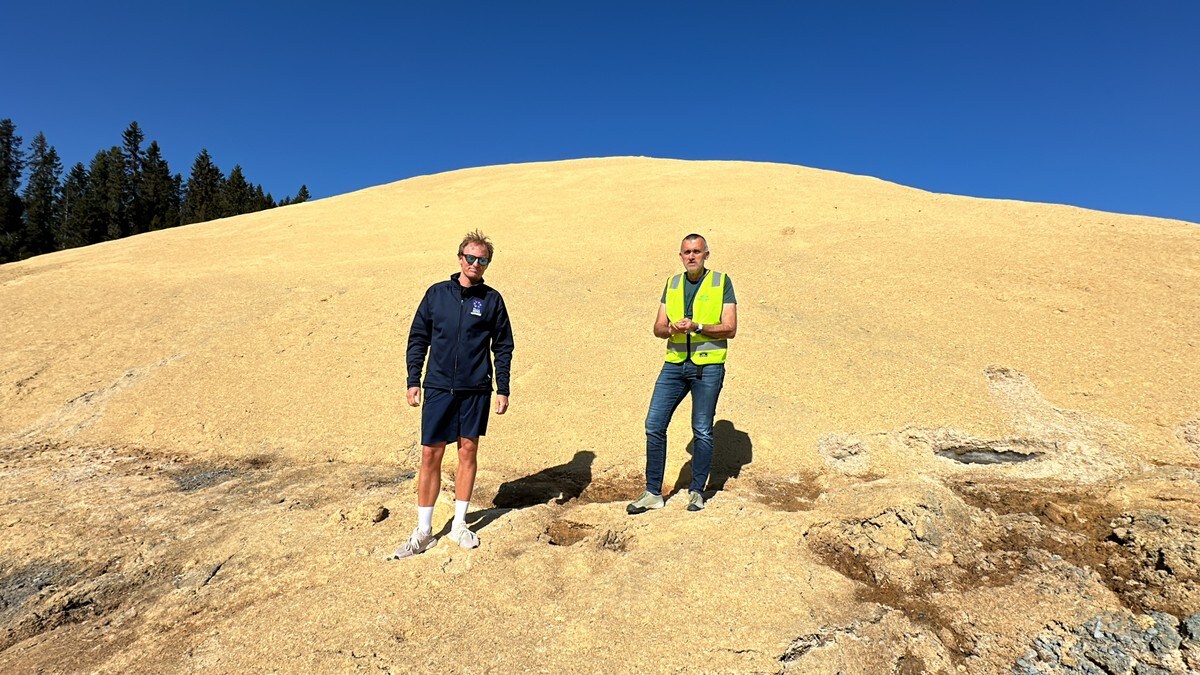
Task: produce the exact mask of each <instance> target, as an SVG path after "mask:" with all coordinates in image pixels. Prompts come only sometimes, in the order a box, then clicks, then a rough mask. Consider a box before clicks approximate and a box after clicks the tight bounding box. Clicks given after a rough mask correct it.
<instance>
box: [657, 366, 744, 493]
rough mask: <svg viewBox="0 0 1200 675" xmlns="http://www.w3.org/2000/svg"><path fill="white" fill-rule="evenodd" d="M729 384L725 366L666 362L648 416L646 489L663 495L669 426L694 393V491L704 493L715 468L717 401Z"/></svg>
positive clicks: (692, 488)
mask: <svg viewBox="0 0 1200 675" xmlns="http://www.w3.org/2000/svg"><path fill="white" fill-rule="evenodd" d="M724 383H725V364H723V363H716V364H712V365H707V366H697V365H696V364H694V363H692V362H691V361H684V362H683V363H664V364H663V369H662V372H660V373H659V374H658V381H657V382H655V383H654V395H653V396H651V397H650V412H649V413H648V414H647V415H646V489H647V490H648V491H650V492H651V493H653V494H656V495H658V494H662V486H663V474H664V473H665V472H666V470H667V425H668V424H670V423H671V415H674V414H675V409H676V408H678V407H679V404H680V402H682V401H683V397H684V396H687V395H688V392H689V391H690V392H691V393H692V440H693V446H692V484H691V487H690V489H691V490H692V491H693V492H701V491H703V490H704V484H705V483H706V482H707V481H708V471H709V469H710V468H711V467H712V454H713V433H712V430H713V418H714V417H716V414H717V398H718V397H719V396H720V395H721V387H722V386H723V385H724Z"/></svg>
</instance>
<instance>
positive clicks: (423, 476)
mask: <svg viewBox="0 0 1200 675" xmlns="http://www.w3.org/2000/svg"><path fill="white" fill-rule="evenodd" d="M445 452H446V444H445V443H438V444H436V445H422V446H421V470H420V472H419V473H418V474H417V506H433V505H434V504H435V503H436V502H437V496H438V490H440V489H441V487H442V455H443V454H444V453H445ZM459 454H460V456H461V454H462V451H461V450H459ZM474 479H475V472H474V462H472V471H471V480H472V484H474Z"/></svg>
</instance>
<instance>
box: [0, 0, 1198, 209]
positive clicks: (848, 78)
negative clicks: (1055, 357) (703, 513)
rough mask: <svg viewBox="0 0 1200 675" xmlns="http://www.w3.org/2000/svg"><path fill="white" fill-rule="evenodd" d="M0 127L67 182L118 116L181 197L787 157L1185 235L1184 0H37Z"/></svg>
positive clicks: (16, 34) (1189, 98)
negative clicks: (1181, 223) (137, 132)
mask: <svg viewBox="0 0 1200 675" xmlns="http://www.w3.org/2000/svg"><path fill="white" fill-rule="evenodd" d="M2 14H3V23H4V24H5V28H4V30H3V33H4V35H3V39H2V40H0V63H3V64H4V70H5V75H4V78H3V85H0V91H2V92H3V93H2V94H0V97H2V99H0V118H3V117H11V118H12V119H13V121H14V122H15V123H16V125H17V130H18V133H19V134H20V135H22V136H23V137H24V138H25V140H26V141H27V142H28V141H29V140H30V139H31V138H32V137H33V135H34V134H36V133H37V132H38V131H39V130H40V131H44V132H45V134H46V136H47V138H48V140H49V141H50V143H51V144H52V145H54V146H56V147H57V148H58V151H59V154H60V155H62V157H63V160H64V164H66V165H67V166H68V167H69V166H70V165H71V164H74V163H75V162H77V161H82V162H84V163H85V164H86V163H87V162H88V161H89V160H90V158H91V157H92V155H93V154H94V153H95V152H96V150H98V149H101V148H104V147H108V146H110V145H116V144H119V143H120V134H121V131H122V130H123V129H124V128H125V126H126V125H127V124H128V123H129V122H130V121H131V120H137V121H138V123H139V124H141V126H142V128H143V129H144V130H145V132H146V134H147V138H148V140H149V139H156V140H158V141H159V144H160V145H161V146H162V147H163V149H164V151H165V154H166V156H167V159H168V161H169V162H170V163H171V169H172V170H173V171H177V172H181V173H183V174H184V177H185V178H186V176H187V173H188V170H189V169H190V167H191V163H192V160H193V159H194V158H195V155H196V153H197V152H199V150H200V149H201V148H202V147H207V148H208V150H209V151H210V153H211V154H212V155H213V157H214V159H215V160H216V161H217V163H218V164H219V165H220V166H221V168H222V169H223V170H225V172H226V173H228V171H229V169H231V168H232V167H233V165H234V164H235V163H240V164H241V165H242V167H243V168H244V170H245V172H246V175H247V177H248V178H249V179H250V180H252V181H254V182H259V183H262V184H263V186H264V187H265V188H266V189H267V190H269V191H271V192H272V193H274V194H275V196H276V197H280V196H282V195H284V194H292V193H294V192H295V191H296V189H297V188H298V187H299V186H300V184H301V183H307V184H308V187H309V189H310V191H311V192H312V194H313V195H314V196H315V197H324V196H330V195H334V194H340V193H343V192H348V191H351V190H355V189H358V188H362V187H367V186H371V185H378V184H381V183H387V182H391V181H394V180H399V179H401V178H407V177H409V176H414V175H420V174H428V173H436V172H439V171H445V170H449V169H456V168H463V167H470V166H480V165H488V164H502V163H510V162H526V161H534V160H553V159H565V158H574V157H595V156H608V155H648V156H654V157H677V158H685V159H744V160H763V161H773V162H787V163H791V164H802V165H805V166H812V167H819V168H825V169H833V170H837V171H846V172H851V173H859V174H868V175H872V176H877V177H880V178H884V179H886V180H891V181H895V182H898V183H902V184H905V185H911V186H915V187H920V188H924V189H927V190H933V191H937V192H950V193H956V194H966V195H974V196H981V197H1003V198H1012V199H1022V200H1031V201H1047V202H1059V203H1067V204H1076V205H1080V206H1086V207H1090V208H1097V209H1103V210H1108V211H1117V212H1122V213H1136V214H1146V215H1157V216H1165V217H1173V218H1181V219H1184V220H1190V221H1192V222H1200V122H1198V120H1200V3H1197V2H1194V1H1188V2H1154V3H1133V2H1045V1H1038V2H1015V1H1008V2H997V3H990V5H989V6H984V4H983V3H976V2H961V1H958V2H895V1H892V0H889V1H880V2H854V3H849V2H847V3H841V2H822V3H801V2H661V3H660V2H645V1H642V2H615V1H606V2H597V3H580V2H569V1H561V0H556V1H544V2H496V1H488V2H427V3H407V2H387V3H382V2H381V3H372V2H345V3H332V2H322V3H306V2H292V3H278V4H276V3H270V2H237V3H233V2H203V3H171V2H153V3H151V2H128V3H121V2H117V3H96V2H53V1H49V2H40V3H35V2H32V0H25V2H21V3H19V4H18V3H15V2H14V3H6V5H5V9H4V10H3V11H2Z"/></svg>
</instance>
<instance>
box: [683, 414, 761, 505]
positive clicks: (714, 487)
mask: <svg viewBox="0 0 1200 675" xmlns="http://www.w3.org/2000/svg"><path fill="white" fill-rule="evenodd" d="M695 443H696V442H695V440H693V441H692V442H691V443H688V445H687V453H688V454H689V455H690V454H692V449H693V447H694V446H695ZM753 460H754V446H753V444H751V443H750V434H747V433H746V432H744V431H738V430H737V429H736V428H735V427H734V426H733V422H730V421H729V420H717V423H716V424H714V425H713V458H712V466H711V467H710V468H709V471H708V485H707V486H706V487H705V489H704V498H705V499H712V497H713V495H715V494H716V493H717V492H720V491H721V490H724V489H725V482H726V481H728V480H729V479H730V478H737V477H738V476H739V475H740V474H741V473H742V467H744V466H746V465H747V464H749V463H750V462H752V461H753ZM691 482H692V460H690V459H689V460H688V461H687V463H686V464H684V465H683V467H682V468H681V469H680V470H679V478H678V479H677V480H676V481H675V490H674V492H679V491H680V490H686V489H688V486H689V485H691Z"/></svg>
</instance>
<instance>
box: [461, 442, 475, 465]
mask: <svg viewBox="0 0 1200 675" xmlns="http://www.w3.org/2000/svg"><path fill="white" fill-rule="evenodd" d="M478 452H479V446H477V445H475V444H474V443H463V444H461V445H459V446H458V459H459V461H471V462H473V461H475V455H476V454H477V453H478Z"/></svg>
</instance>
